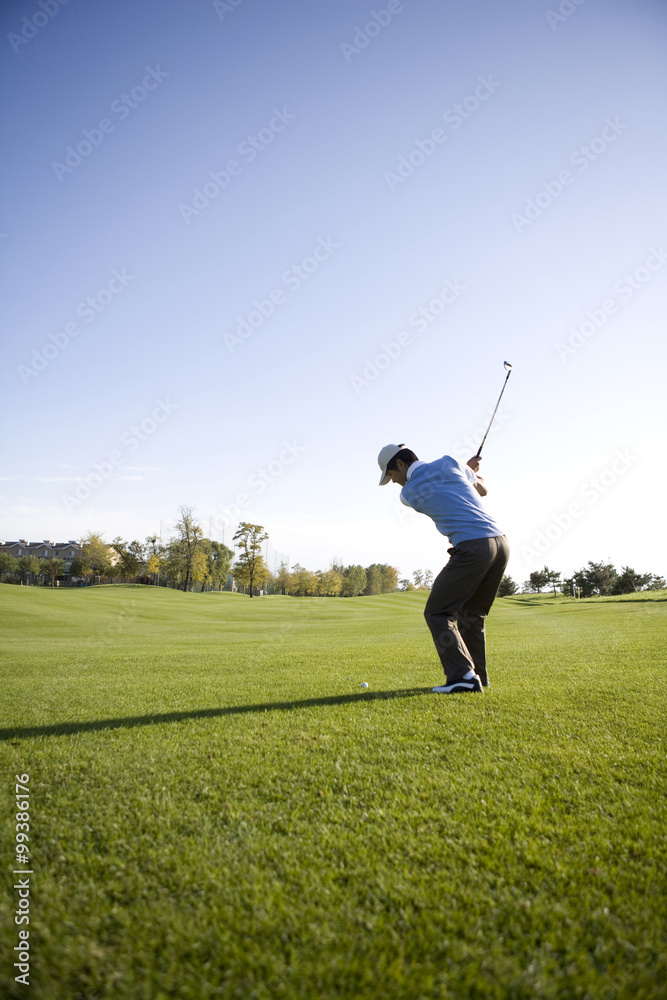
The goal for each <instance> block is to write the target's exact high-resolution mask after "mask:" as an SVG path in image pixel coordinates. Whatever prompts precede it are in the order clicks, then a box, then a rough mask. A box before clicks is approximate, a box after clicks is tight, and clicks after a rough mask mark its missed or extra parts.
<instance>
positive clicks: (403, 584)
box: [398, 577, 416, 591]
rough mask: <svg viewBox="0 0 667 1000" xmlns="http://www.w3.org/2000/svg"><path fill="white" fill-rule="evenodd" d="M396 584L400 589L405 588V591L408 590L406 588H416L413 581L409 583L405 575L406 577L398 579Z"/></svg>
mask: <svg viewBox="0 0 667 1000" xmlns="http://www.w3.org/2000/svg"><path fill="white" fill-rule="evenodd" d="M398 586H399V589H400V590H405V591H408V590H415V589H416V588H415V585H414V584H413V583H411V582H410V581H409V580H408V579H407V577H406V578H404V579H403V580H399V581H398Z"/></svg>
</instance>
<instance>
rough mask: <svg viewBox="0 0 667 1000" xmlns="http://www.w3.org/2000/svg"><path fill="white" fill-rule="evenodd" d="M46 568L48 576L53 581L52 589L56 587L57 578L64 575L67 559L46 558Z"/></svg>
mask: <svg viewBox="0 0 667 1000" xmlns="http://www.w3.org/2000/svg"><path fill="white" fill-rule="evenodd" d="M44 569H45V570H46V576H48V578H49V580H50V581H51V590H53V588H54V587H55V584H56V580H57V579H58V577H59V576H62V575H63V573H64V572H65V560H64V559H45V560H44Z"/></svg>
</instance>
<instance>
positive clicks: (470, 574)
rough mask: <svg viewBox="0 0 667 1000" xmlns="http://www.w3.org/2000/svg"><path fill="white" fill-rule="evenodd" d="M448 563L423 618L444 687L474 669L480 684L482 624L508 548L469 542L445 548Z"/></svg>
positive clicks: (501, 541)
mask: <svg viewBox="0 0 667 1000" xmlns="http://www.w3.org/2000/svg"><path fill="white" fill-rule="evenodd" d="M448 552H449V553H450V560H449V562H448V563H447V565H446V566H445V568H444V569H443V570H442V572H441V573H439V574H438V576H437V577H436V578H435V581H434V583H433V588H432V590H431V593H430V596H429V599H428V601H427V602H426V607H425V609H424V617H425V618H426V623H427V625H428V627H429V628H430V630H431V635H432V636H433V642H434V643H435V648H436V649H437V651H438V655H439V657H440V661H441V663H442V666H443V668H444V671H445V677H446V678H447V683H448V684H452V683H453V682H454V681H458V680H460V679H461V678H462V677H463V675H464V674H466V673H467V672H468V671H469V670H474V671H475V673H476V674H477V676H478V677H479V679H480V680H481V681H482V683H486V681H487V680H488V674H487V670H486V628H485V621H486V616H487V615H488V613H489V611H490V609H491V605H492V604H493V602H494V600H495V597H496V594H497V593H498V587H499V586H500V581H501V580H502V578H503V574H504V572H505V567H506V566H507V561H508V559H509V553H510V549H509V543H508V541H507V539H506V537H505V536H504V535H499V536H498V537H497V538H473V539H471V540H470V541H468V542H460V543H459V544H458V545H455V546H454V547H453V548H451V549H448Z"/></svg>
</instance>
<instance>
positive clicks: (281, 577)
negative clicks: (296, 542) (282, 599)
mask: <svg viewBox="0 0 667 1000" xmlns="http://www.w3.org/2000/svg"><path fill="white" fill-rule="evenodd" d="M289 577H290V574H289V570H288V568H287V566H286V565H285V563H284V562H281V564H280V569H279V570H278V574H277V576H276V577H275V581H274V582H275V586H276V590H277V591H279V592H280V593H281V594H283V595H284V594H286V593H287V590H288V587H289Z"/></svg>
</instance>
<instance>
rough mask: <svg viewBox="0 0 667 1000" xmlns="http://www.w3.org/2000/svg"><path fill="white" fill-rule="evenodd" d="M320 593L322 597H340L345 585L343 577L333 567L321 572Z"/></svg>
mask: <svg viewBox="0 0 667 1000" xmlns="http://www.w3.org/2000/svg"><path fill="white" fill-rule="evenodd" d="M319 579H320V583H319V587H318V593H319V594H320V595H321V596H322V597H338V596H339V595H340V591H341V587H342V586H343V577H342V576H341V575H340V573H336V572H335V570H333V569H328V570H326V572H324V573H320V574H319Z"/></svg>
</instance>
